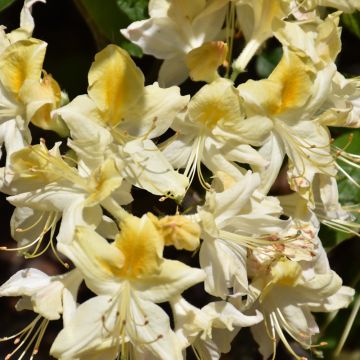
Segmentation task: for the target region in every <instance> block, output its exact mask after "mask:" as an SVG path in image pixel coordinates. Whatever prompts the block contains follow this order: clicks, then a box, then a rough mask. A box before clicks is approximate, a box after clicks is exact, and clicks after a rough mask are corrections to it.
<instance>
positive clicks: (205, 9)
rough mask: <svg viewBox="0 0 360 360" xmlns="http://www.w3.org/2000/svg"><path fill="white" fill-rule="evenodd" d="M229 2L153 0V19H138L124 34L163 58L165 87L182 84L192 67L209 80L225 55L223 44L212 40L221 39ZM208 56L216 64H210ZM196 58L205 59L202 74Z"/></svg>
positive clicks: (151, 16) (151, 13)
mask: <svg viewBox="0 0 360 360" xmlns="http://www.w3.org/2000/svg"><path fill="white" fill-rule="evenodd" d="M228 3H229V0H206V1H197V2H192V1H177V0H176V1H156V0H150V2H149V15H150V19H147V20H141V21H136V22H134V23H132V24H130V25H129V26H128V28H127V29H122V30H121V33H122V34H123V35H124V36H125V37H126V38H128V39H129V40H130V41H131V42H133V43H135V44H136V45H138V46H140V48H141V49H142V50H143V52H144V53H145V54H149V55H153V56H155V57H156V58H158V59H164V62H163V64H162V66H161V68H160V72H159V83H160V85H161V86H162V87H168V86H171V85H177V84H180V83H182V82H183V81H185V79H186V78H187V77H188V75H189V70H190V73H191V72H193V73H195V78H196V80H200V79H201V80H210V79H212V78H213V77H214V72H215V71H216V69H217V67H218V66H219V65H220V64H221V59H223V56H224V52H223V49H224V47H223V46H222V45H221V46H220V47H219V46H218V45H217V43H216V42H212V41H213V40H220V31H221V28H222V25H223V23H224V21H225V14H226V5H227V4H228ZM209 55H210V57H211V58H212V59H214V60H215V61H214V63H212V62H209V63H207V61H208V57H209ZM194 57H196V58H198V59H204V61H205V62H206V63H205V64H204V63H203V68H202V70H201V71H202V75H200V71H198V70H196V67H197V66H198V65H197V64H196V63H195V62H194V61H193V59H194ZM199 70H200V69H199ZM209 77H210V78H209Z"/></svg>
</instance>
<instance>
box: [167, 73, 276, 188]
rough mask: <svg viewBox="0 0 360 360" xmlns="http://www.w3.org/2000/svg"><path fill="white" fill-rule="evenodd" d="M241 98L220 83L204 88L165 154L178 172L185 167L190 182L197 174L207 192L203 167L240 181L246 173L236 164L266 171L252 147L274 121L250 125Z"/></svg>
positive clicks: (179, 123) (181, 120) (254, 121)
mask: <svg viewBox="0 0 360 360" xmlns="http://www.w3.org/2000/svg"><path fill="white" fill-rule="evenodd" d="M242 102H243V101H242V98H241V97H240V96H239V94H238V93H237V91H236V89H235V88H234V86H233V84H232V83H231V82H230V81H229V80H226V79H218V80H216V81H214V82H213V83H211V84H208V85H205V86H203V87H202V88H201V89H200V90H199V92H198V93H196V94H195V95H194V96H193V98H192V99H191V100H190V103H189V106H188V108H187V111H186V113H185V114H184V116H179V117H178V118H176V120H175V122H174V123H173V125H172V128H173V129H174V130H175V131H177V134H175V135H174V137H173V138H172V139H170V140H169V141H168V143H165V148H164V150H163V152H164V154H165V156H166V157H167V158H168V159H169V161H170V162H171V164H173V165H174V167H175V168H183V167H185V171H184V175H186V176H187V177H188V178H189V180H190V182H191V181H192V180H193V178H194V176H195V174H196V173H197V174H198V178H199V180H200V182H201V184H202V185H203V186H204V187H205V188H207V187H208V185H207V184H206V180H205V179H204V177H203V175H202V172H201V163H203V164H204V165H205V166H206V167H207V168H209V169H210V170H211V171H212V172H214V173H215V172H216V171H219V170H222V171H225V172H227V173H228V174H229V175H231V176H233V177H235V178H241V177H242V173H243V172H244V171H243V169H241V168H240V166H238V165H237V163H250V164H256V165H257V166H259V167H265V166H266V165H267V162H266V161H265V160H264V159H263V158H262V157H261V156H260V155H259V154H258V152H257V151H256V150H255V149H254V148H252V147H251V146H250V145H253V146H259V145H261V144H262V143H263V141H264V140H265V138H266V136H267V134H268V132H269V131H270V129H271V126H272V124H271V121H269V120H267V119H263V118H259V119H256V118H254V119H251V121H249V120H248V119H247V118H246V116H245V113H244V109H243V105H242Z"/></svg>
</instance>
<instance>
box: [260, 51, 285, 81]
mask: <svg viewBox="0 0 360 360" xmlns="http://www.w3.org/2000/svg"><path fill="white" fill-rule="evenodd" d="M281 56H282V48H281V47H277V48H275V49H271V50H266V51H263V52H262V53H261V54H260V55H259V56H258V57H257V58H256V62H255V68H256V72H257V74H258V75H259V77H260V78H267V77H268V76H269V75H270V74H271V72H272V71H273V70H274V68H275V66H276V65H277V64H278V62H279V61H280V59H281Z"/></svg>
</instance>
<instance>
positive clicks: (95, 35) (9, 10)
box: [0, 0, 360, 360]
mask: <svg viewBox="0 0 360 360" xmlns="http://www.w3.org/2000/svg"><path fill="white" fill-rule="evenodd" d="M146 3H147V1H146V0H106V1H100V0H61V1H59V0H57V1H56V0H47V4H41V3H38V4H36V5H35V6H34V10H33V16H34V19H35V24H36V25H35V31H34V34H33V36H34V37H36V38H39V39H41V40H44V41H46V42H47V43H48V49H47V54H46V59H45V64H44V69H45V70H46V71H47V72H48V73H50V74H52V75H53V77H54V78H55V79H56V80H57V81H58V82H59V84H60V86H61V88H62V89H63V90H65V91H66V92H67V93H68V95H69V98H70V100H71V99H73V98H74V97H75V96H77V95H80V94H84V93H86V89H87V74H88V70H89V67H90V65H91V62H92V61H93V58H94V55H95V53H96V52H97V51H99V50H100V49H102V48H103V47H104V46H105V45H106V44H108V43H117V44H119V45H121V46H123V47H125V48H126V49H127V50H129V51H130V52H131V53H132V54H133V55H135V57H134V60H135V61H136V63H137V64H138V66H140V68H141V69H142V71H143V72H144V74H145V76H146V82H147V83H152V82H154V81H156V78H157V72H158V69H159V66H160V64H161V62H160V61H159V60H156V59H154V58H152V57H149V56H141V51H140V50H139V49H138V48H136V46H133V45H131V44H129V43H128V42H127V41H125V39H123V38H122V37H121V35H120V33H119V29H120V28H124V27H126V26H127V25H128V24H130V23H131V22H132V21H135V20H139V19H142V18H145V17H146V16H147V10H146ZM1 4H4V5H1ZM22 5H23V2H22V1H21V0H15V1H13V0H7V1H3V2H1V1H0V10H1V11H0V24H1V25H5V26H6V27H7V30H8V31H10V30H12V29H14V28H17V27H18V25H19V15H20V11H21V8H22ZM1 6H3V8H2V7H1ZM343 22H344V23H343V25H344V28H343V33H342V41H343V50H342V52H341V54H340V56H339V58H338V60H337V65H338V68H339V70H340V72H342V73H343V74H344V75H345V76H349V77H353V76H359V75H360V50H359V49H360V38H359V37H360V15H359V14H358V13H357V14H354V15H352V16H351V17H346V18H344V19H343ZM280 56H281V49H280V45H279V44H278V43H277V42H276V41H274V40H270V41H268V43H267V45H266V47H265V48H264V50H263V52H262V53H261V55H260V56H257V57H256V58H255V59H253V61H252V62H251V64H250V66H249V71H248V72H247V73H244V74H242V75H241V76H240V77H239V79H238V81H239V82H243V81H246V80H247V79H248V78H252V79H259V78H262V77H266V76H267V75H268V74H269V73H270V72H271V70H272V69H273V67H274V66H275V65H276V63H277V62H278V60H279V58H280ZM200 86H202V84H201V83H193V82H191V81H187V82H186V83H185V84H183V85H182V86H181V89H182V92H183V94H189V93H190V94H194V93H195V92H196V91H197V90H198V89H199V87H200ZM32 133H33V143H38V140H39V139H40V137H44V138H46V141H47V144H48V145H51V143H53V142H54V141H56V140H57V139H58V138H57V137H56V135H54V134H52V133H49V132H44V131H42V130H39V129H37V128H35V127H33V128H32ZM333 136H334V137H344V136H347V134H346V132H344V130H338V129H334V133H333ZM354 139H355V140H354V141H353V143H352V145H351V148H352V151H353V152H356V153H360V140H359V139H360V137H359V136H358V135H356V134H355V137H354ZM349 171H352V175H353V176H354V177H355V178H356V179H357V180H358V181H359V182H360V175H359V171H358V172H357V173H355V172H353V170H349ZM284 174H285V171H284V172H283V175H282V176H281V177H280V178H279V180H278V181H277V183H276V184H275V185H274V187H273V189H272V194H273V195H277V194H284V193H286V192H288V187H287V182H286V179H285V177H284ZM339 181H340V186H339V187H340V191H341V194H340V197H341V199H342V200H343V201H345V202H347V203H354V204H358V203H359V202H360V190H359V189H358V188H356V187H354V186H352V185H349V183H347V182H345V181H344V179H339ZM201 191H202V190H201V188H200V187H196V186H195V190H194V192H192V193H190V194H189V195H188V196H187V199H186V202H187V203H189V204H192V206H194V205H196V203H198V201H199V200H198V199H199V194H198V193H197V192H199V193H201ZM134 195H135V196H134V198H135V199H137V201H135V203H134V204H133V205H132V211H133V212H134V213H135V214H136V215H142V214H143V213H145V212H146V211H149V210H150V209H152V211H154V212H155V213H158V214H161V213H169V212H174V211H175V207H174V204H172V203H171V202H167V201H165V202H163V203H159V202H158V201H157V200H158V199H157V198H155V197H153V196H151V195H149V194H147V193H145V192H142V191H140V190H136V194H134ZM0 209H1V216H0V221H1V237H0V246H9V247H14V246H15V242H14V241H12V240H11V236H10V230H9V221H10V218H11V214H12V208H11V206H10V205H9V204H8V203H7V202H6V199H5V196H4V195H1V196H0ZM320 237H321V239H322V240H323V241H324V243H325V246H326V247H327V250H328V255H329V259H330V263H331V266H332V268H333V269H334V270H335V271H336V272H337V273H338V274H339V275H340V276H341V277H342V278H343V280H344V284H345V285H349V286H353V287H356V288H357V293H359V289H360V282H359V279H360V239H359V238H348V237H346V236H345V237H344V236H342V235H339V234H338V233H336V232H335V231H333V230H330V229H328V228H322V229H321V235H320ZM167 251H169V254H167V255H168V256H169V257H172V256H175V255H174V253H172V252H171V250H167ZM176 256H177V257H179V253H178V252H176ZM180 257H181V260H183V261H184V262H187V263H191V264H192V265H195V266H196V265H197V263H196V261H197V260H196V259H194V258H191V257H189V255H188V254H185V253H180ZM24 267H36V268H38V269H40V270H42V271H44V272H46V273H47V274H49V275H56V274H59V273H62V272H64V268H63V267H62V266H61V264H59V262H57V261H56V259H54V256H53V255H52V253H51V251H48V252H47V253H46V254H45V255H43V256H42V257H40V258H38V259H32V260H24V259H23V257H21V256H18V255H17V254H16V253H15V252H4V251H0V269H1V271H0V283H3V282H5V281H6V280H7V279H8V278H9V277H10V276H11V275H13V274H14V273H15V272H16V271H18V270H20V269H22V268H24ZM80 296H81V298H82V299H86V298H87V297H88V296H89V294H88V292H87V291H86V290H85V289H84V290H82V291H81V294H80ZM186 296H188V298H189V299H191V301H192V302H193V303H194V304H195V305H199V306H200V305H203V304H204V303H206V302H207V300H208V299H207V298H204V297H203V291H202V289H201V288H200V287H195V288H194V289H191V290H189V291H188V293H187V294H186ZM16 301H17V299H15V298H0V309H1V310H0V311H1V312H0V314H1V316H0V337H3V336H7V335H10V334H13V333H16V332H18V331H20V330H21V329H22V328H24V327H25V326H26V325H27V324H28V323H29V322H30V321H31V320H32V319H33V318H34V315H33V314H32V313H27V312H25V311H24V312H22V313H18V312H16V311H15V310H14V305H15V304H16ZM164 306H165V307H166V305H164ZM350 311H351V308H349V309H346V310H341V311H340V312H339V313H338V314H337V316H336V317H335V318H334V319H332V318H331V316H329V315H326V314H325V315H323V314H322V315H320V316H318V317H317V319H318V322H319V324H320V327H321V328H322V329H323V337H322V338H321V339H319V341H326V342H327V343H328V346H327V347H326V348H325V349H324V354H325V355H324V357H325V359H330V358H331V353H332V351H333V350H334V348H335V347H336V345H337V341H338V339H339V336H340V334H341V333H342V331H343V329H344V326H345V324H346V321H347V319H348V317H349V314H350ZM59 329H61V322H60V321H59V322H56V321H55V322H51V324H50V326H49V328H48V330H47V332H46V335H45V338H44V340H43V344H42V346H41V350H40V353H39V354H38V355H37V356H36V358H37V359H50V358H51V357H50V356H49V355H48V350H49V347H50V346H51V342H52V340H53V339H54V337H55V336H56V334H57V332H58V331H59ZM359 339H360V316H357V319H356V321H355V323H354V325H353V328H352V330H351V333H350V336H349V338H348V340H347V342H346V344H345V347H344V350H343V352H342V355H341V356H340V357H339V359H349V360H350V359H352V360H360V340H359ZM14 348H15V346H14V344H13V343H12V342H11V341H6V342H2V343H0V358H5V356H6V354H8V353H9V352H11V351H12V350H13V349H14ZM295 348H296V350H297V351H298V353H299V354H304V356H308V357H309V358H310V359H313V358H315V355H313V354H306V352H302V350H301V349H299V348H298V347H296V346H295ZM18 357H19V355H14V357H12V359H18ZM24 358H25V359H28V358H30V355H26V356H25V357H24ZM189 359H192V356H191V355H189ZM222 359H236V360H237V359H244V360H247V359H249V360H250V359H254V360H256V359H261V357H260V356H259V354H258V352H257V346H256V344H255V342H254V341H253V340H252V338H251V336H250V333H249V331H248V330H247V329H243V330H242V331H241V333H240V335H239V336H238V337H237V338H236V340H235V341H234V343H233V348H232V351H231V353H229V354H226V355H224V356H223V357H222ZM277 359H292V357H291V356H290V355H289V354H287V353H286V351H284V350H283V349H282V348H281V346H280V349H279V352H278V354H277Z"/></svg>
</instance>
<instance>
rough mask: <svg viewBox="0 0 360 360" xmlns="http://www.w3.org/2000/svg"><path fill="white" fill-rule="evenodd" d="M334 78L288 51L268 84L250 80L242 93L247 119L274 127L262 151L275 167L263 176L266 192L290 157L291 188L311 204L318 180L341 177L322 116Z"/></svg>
mask: <svg viewBox="0 0 360 360" xmlns="http://www.w3.org/2000/svg"><path fill="white" fill-rule="evenodd" d="M334 73H335V65H334V64H332V63H331V64H329V65H328V66H326V67H325V68H323V69H322V70H320V71H317V70H315V69H314V68H313V67H312V65H311V63H310V62H309V61H306V58H305V60H303V59H302V58H300V57H299V56H298V55H296V54H295V53H293V52H291V51H288V50H286V49H285V52H284V55H283V57H282V60H281V61H280V63H279V64H278V65H277V67H276V68H275V69H274V71H273V72H272V74H271V75H270V76H269V78H268V79H265V80H260V81H253V80H249V81H247V82H246V83H244V84H241V85H240V86H239V87H238V89H239V92H240V94H241V96H242V97H243V98H244V99H245V103H244V105H245V108H246V110H247V114H248V116H249V117H250V118H251V116H252V115H253V116H254V117H255V118H257V117H259V115H260V116H263V117H265V118H267V119H270V120H271V121H272V122H273V125H274V127H273V129H272V131H271V133H270V134H269V137H268V139H267V142H266V143H265V144H264V146H263V147H262V149H261V150H260V153H261V154H262V155H263V156H264V157H265V158H266V159H268V160H269V161H270V162H271V166H269V167H268V168H267V169H265V171H264V172H263V174H262V176H263V185H262V190H263V191H264V192H267V191H268V190H269V189H270V186H271V185H272V184H273V182H274V180H275V178H276V177H277V175H278V171H279V169H280V167H281V165H282V162H283V159H284V156H285V154H287V155H288V157H289V170H288V176H289V183H290V186H291V188H292V189H293V190H295V191H298V192H299V193H301V194H302V196H304V197H305V198H306V199H308V200H309V201H310V203H312V202H313V194H312V192H311V183H312V181H313V179H314V176H315V174H317V173H321V174H326V175H329V176H335V175H336V172H337V169H336V166H335V161H334V159H333V156H332V154H331V148H330V135H329V131H328V129H327V127H326V126H324V125H323V124H322V122H321V115H320V114H321V113H320V109H321V106H322V105H323V104H324V102H325V101H326V98H327V96H328V94H329V92H330V86H331V79H332V77H333V75H334Z"/></svg>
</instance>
